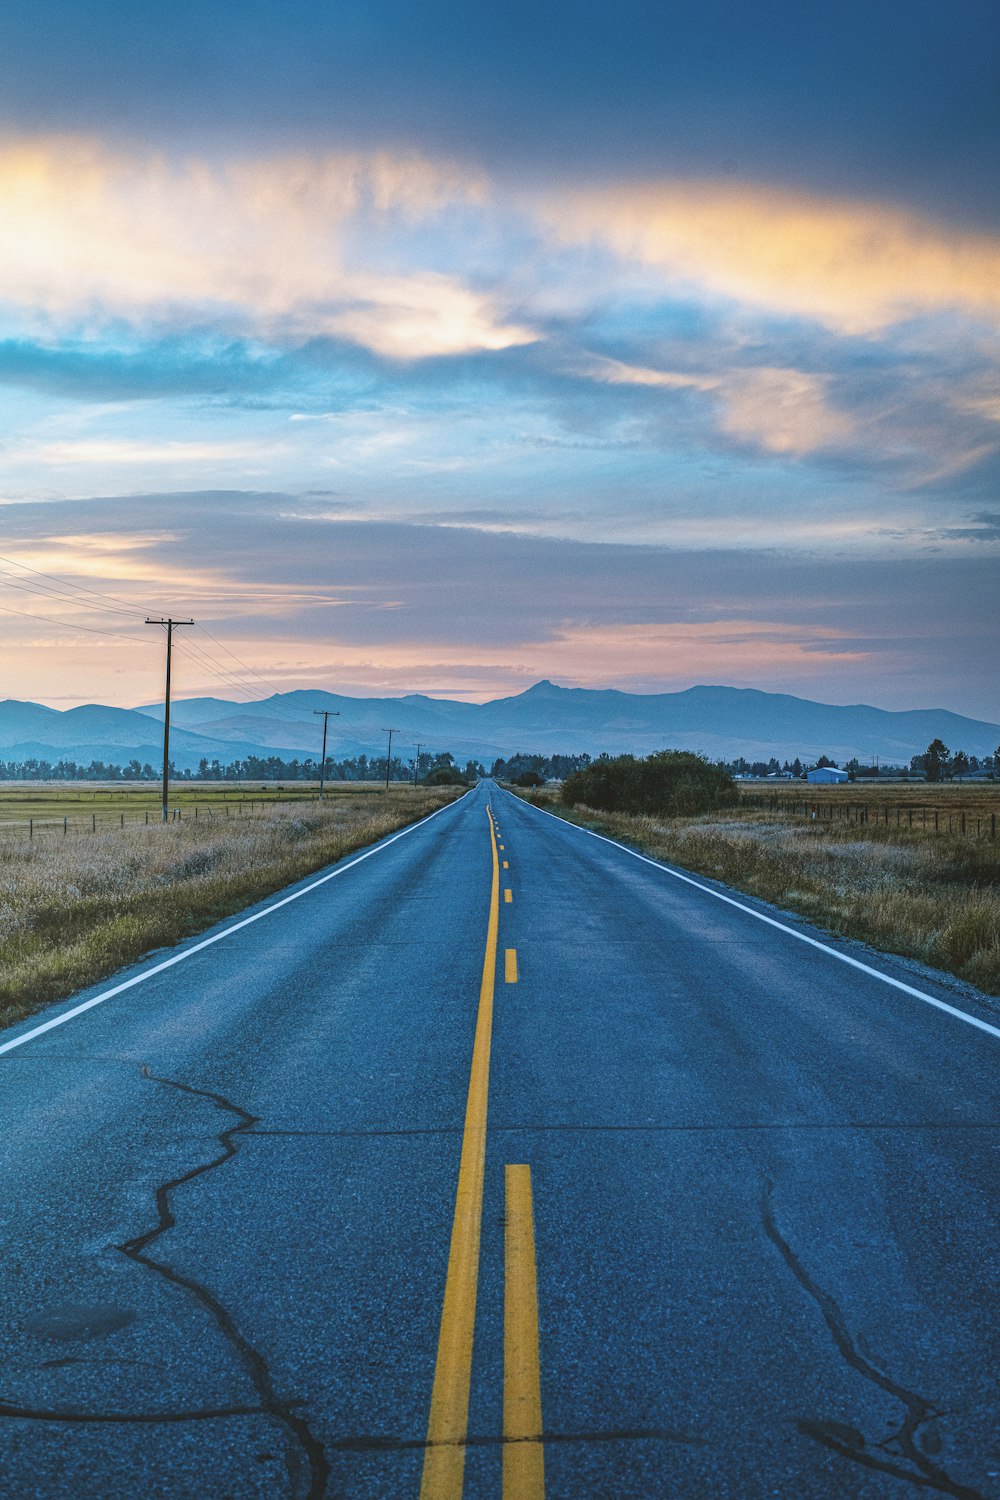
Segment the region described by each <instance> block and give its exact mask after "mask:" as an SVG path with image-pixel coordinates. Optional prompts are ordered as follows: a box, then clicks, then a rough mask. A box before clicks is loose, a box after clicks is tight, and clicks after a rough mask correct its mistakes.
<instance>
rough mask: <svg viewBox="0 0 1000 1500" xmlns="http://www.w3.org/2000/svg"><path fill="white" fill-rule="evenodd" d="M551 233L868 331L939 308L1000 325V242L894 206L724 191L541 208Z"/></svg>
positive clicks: (562, 200)
mask: <svg viewBox="0 0 1000 1500" xmlns="http://www.w3.org/2000/svg"><path fill="white" fill-rule="evenodd" d="M537 207H538V209H539V211H540V212H541V213H542V214H543V215H545V216H546V217H547V218H548V220H549V223H550V226H551V233H552V234H553V236H554V237H555V238H556V239H557V240H559V241H562V242H564V243H565V242H572V241H579V240H591V241H599V242H603V243H605V244H607V245H608V246H610V247H611V248H612V249H613V250H614V251H615V252H616V253H617V254H619V255H621V256H622V257H623V258H625V259H628V260H635V261H640V262H642V263H643V264H645V265H648V266H653V267H656V268H657V269H658V270H660V271H662V273H663V275H664V277H665V279H667V280H668V281H670V282H671V283H673V284H675V285H679V286H684V287H688V288H690V287H701V288H703V289H704V290H706V291H708V292H709V293H713V294H716V295H719V296H723V297H726V298H733V299H734V300H736V301H738V302H744V303H749V304H752V305H754V306H759V307H764V308H768V309H772V310H774V311H777V312H781V313H786V314H794V315H801V316H804V317H809V318H814V319H817V320H818V321H820V322H822V323H825V324H827V325H829V326H830V327H832V328H836V329H838V330H840V331H841V332H845V333H866V332H870V331H874V330H876V329H879V328H882V327H884V326H886V325H888V324H890V323H892V322H894V321H897V320H898V319H900V318H904V317H908V316H910V315H912V314H914V313H921V312H926V311H931V310H935V309H938V308H943V307H962V308H967V309H971V310H973V311H976V312H981V313H985V314H986V315H988V316H989V317H990V318H991V320H996V319H997V318H998V317H1000V241H998V239H997V238H996V237H992V236H989V235H986V234H978V233H973V232H969V231H963V230H958V229H950V228H948V227H946V226H944V225H941V224H936V223H933V222H932V221H930V220H927V219H924V218H921V217H919V216H918V215H916V214H914V213H907V212H904V211H903V210H901V209H896V208H893V207H890V206H887V205H880V204H876V203H866V202H851V201H847V200H836V199H831V198H822V197H810V196H808V195H806V194H803V193H791V192H783V191H781V190H779V189H776V188H773V187H752V186H738V185H735V184H729V183H717V182H707V183H702V184H698V183H669V182H668V183H639V184H636V185H634V186H628V187H620V186H616V187H612V188H600V187H598V188H594V189H592V190H587V191H574V192H558V193H555V194H553V195H552V196H551V197H549V198H546V199H543V200H540V201H539V202H538V204H537Z"/></svg>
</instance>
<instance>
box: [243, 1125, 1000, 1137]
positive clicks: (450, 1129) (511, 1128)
mask: <svg viewBox="0 0 1000 1500" xmlns="http://www.w3.org/2000/svg"><path fill="white" fill-rule="evenodd" d="M755 1130H790V1131H796V1130H846V1131H850V1130H1000V1120H788V1121H785V1120H765V1121H755V1120H750V1121H746V1122H741V1123H737V1124H716V1123H713V1122H710V1123H708V1124H702V1123H700V1122H695V1123H692V1124H680V1125H655V1124H654V1125H537V1124H530V1123H529V1124H524V1125H491V1126H490V1133H491V1135H538V1134H541V1133H543V1132H551V1131H563V1132H566V1133H569V1134H573V1133H576V1132H579V1133H582V1134H587V1135H615V1134H626V1135H643V1134H652V1135H655V1134H659V1133H661V1132H662V1133H667V1134H669V1133H671V1132H678V1133H681V1134H683V1133H684V1132H685V1131H696V1132H697V1131H703V1132H705V1133H709V1134H710V1133H712V1132H713V1131H714V1132H719V1133H720V1134H724V1133H726V1132H727V1131H733V1132H739V1131H747V1132H752V1131H755ZM246 1134H247V1135H252V1136H255V1137H256V1136H261V1137H268V1136H293V1137H295V1136H305V1137H307V1138H311V1137H314V1136H315V1137H318V1138H321V1139H322V1138H326V1137H332V1138H334V1139H339V1138H341V1137H343V1138H346V1139H360V1140H366V1139H368V1138H369V1137H372V1138H377V1137H381V1136H410V1135H461V1134H462V1126H461V1125H423V1126H398V1127H394V1126H388V1125H387V1126H379V1125H375V1126H370V1127H366V1126H354V1127H348V1126H345V1127H344V1128H343V1129H340V1130H335V1129H331V1130H295V1129H291V1128H289V1129H281V1128H279V1127H276V1128H274V1129H273V1130H252V1129H248V1130H247V1131H246Z"/></svg>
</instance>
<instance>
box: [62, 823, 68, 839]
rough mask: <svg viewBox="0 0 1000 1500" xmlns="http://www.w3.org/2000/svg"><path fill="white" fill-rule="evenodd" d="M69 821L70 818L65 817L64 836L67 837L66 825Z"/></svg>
mask: <svg viewBox="0 0 1000 1500" xmlns="http://www.w3.org/2000/svg"><path fill="white" fill-rule="evenodd" d="M68 822H69V819H68V818H63V838H65V837H66V825H67V823H68Z"/></svg>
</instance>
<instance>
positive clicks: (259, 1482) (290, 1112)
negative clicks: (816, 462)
mask: <svg viewBox="0 0 1000 1500" xmlns="http://www.w3.org/2000/svg"><path fill="white" fill-rule="evenodd" d="M488 808H489V809H490V810H489V811H488ZM508 893H509V894H508ZM285 894H286V896H290V897H291V898H292V899H285V900H283V901H280V900H277V899H276V898H271V899H270V900H269V901H267V902H263V903H261V904H260V906H258V907H255V908H251V909H250V911H249V912H248V913H246V914H244V917H243V918H242V919H232V920H231V921H229V922H227V923H224V924H221V925H220V927H219V928H217V929H213V931H212V932H211V933H209V934H207V935H206V937H205V938H203V939H201V940H198V941H192V942H190V943H188V944H186V945H183V946H182V947H181V948H180V949H178V950H175V951H174V952H172V953H170V954H160V955H154V956H152V957H151V958H150V959H148V960H147V961H146V962H145V963H144V964H142V965H139V966H137V967H136V968H135V969H134V970H130V971H127V972H126V973H125V974H122V975H119V976H115V978H114V979H113V980H111V981H107V982H106V983H105V984H104V985H103V986H96V987H95V988H94V989H93V990H92V991H89V992H87V993H86V994H85V995H84V996H82V997H81V996H76V997H74V998H73V999H72V1000H69V1001H67V1002H65V1003H64V1004H60V1005H56V1006H53V1007H50V1008H49V1009H48V1010H46V1011H45V1012H44V1013H43V1014H42V1016H41V1017H35V1018H34V1020H33V1021H30V1022H26V1023H24V1024H22V1025H21V1026H19V1027H17V1028H15V1029H14V1030H12V1031H11V1032H8V1033H4V1034H3V1036H2V1037H0V1048H2V1049H3V1050H2V1055H0V1072H2V1084H3V1087H2V1090H0V1100H2V1103H0V1130H2V1138H3V1141H4V1151H3V1165H2V1177H0V1190H2V1194H3V1203H4V1212H3V1228H2V1265H3V1277H2V1303H0V1354H2V1363H3V1375H2V1380H0V1490H2V1492H3V1493H4V1494H5V1495H10V1496H16V1497H41V1500H55V1497H60V1500H61V1497H73V1500H89V1497H95V1500H119V1497H122V1500H133V1497H135V1500H154V1497H164V1500H226V1497H231V1500H257V1497H260V1500H264V1497H266V1500H274V1497H279V1496H294V1497H310V1500H318V1497H320V1496H331V1497H332V1496H351V1497H396V1496H400V1497H405V1496H414V1497H416V1496H418V1495H421V1496H423V1500H457V1497H458V1496H460V1495H461V1494H463V1493H464V1495H465V1496H467V1497H499V1496H501V1495H503V1497H504V1500H540V1497H541V1496H542V1495H543V1494H544V1495H547V1496H548V1497H549V1500H576V1497H581V1496H583V1497H591V1496H593V1497H604V1496H607V1497H614V1500H627V1497H640V1496H643V1497H644V1496H653V1497H658V1496H680V1497H689V1496H690V1497H703V1496H723V1497H730V1496H731V1497H741V1500H742V1497H749V1496H788V1497H795V1500H810V1497H817V1500H818V1497H824V1500H825V1497H829V1496H849V1497H853V1496H857V1497H861V1496H866V1497H900V1500H902V1497H904V1496H910V1497H912V1496H914V1495H917V1494H928V1495H934V1494H943V1495H951V1496H960V1497H961V1496H965V1497H973V1496H994V1497H1000V1436H998V1422H997V1419H998V1416H1000V1395H998V1391H997V1385H996V1371H997V1368H998V1366H1000V1358H998V1356H1000V1348H998V1338H997V1326H998V1325H997V1317H996V1292H997V1284H998V1269H1000V1222H998V1221H1000V1212H998V1201H997V1192H996V1189H997V1183H998V1175H1000V1174H998V1154H997V1152H998V1144H1000V1134H998V1131H1000V1083H998V1070H997V1059H998V1057H1000V1050H998V1049H1000V1029H998V1028H1000V1017H998V1014H997V1007H996V1006H995V1004H991V1002H989V1001H987V1000H985V999H984V998H982V997H977V996H975V995H974V994H972V995H970V994H969V993H968V992H963V991H962V990H961V987H960V986H958V985H957V984H952V983H951V982H950V981H947V980H946V979H944V978H943V977H942V978H940V980H935V979H933V978H932V979H931V980H930V981H927V982H925V981H923V980H917V979H915V978H914V976H913V973H912V971H911V970H909V969H908V968H907V967H906V966H904V965H903V964H902V963H898V962H896V961H894V960H891V959H878V958H874V957H873V956H872V955H871V954H869V953H867V952H866V951H865V950H863V949H861V948H860V947H858V946H853V945H849V944H844V943H834V942H827V940H826V939H825V938H824V937H823V935H822V934H821V933H817V932H816V931H815V930H814V929H812V928H810V927H809V926H808V925H807V924H805V923H801V922H798V921H797V920H796V919H794V918H788V919H783V918H781V917H780V914H775V913H774V912H773V911H772V910H771V909H770V908H767V907H765V906H763V905H762V904H761V903H756V902H753V901H752V900H749V899H748V898H742V897H736V896H735V894H734V893H730V897H731V899H730V900H728V901H727V900H725V899H721V897H722V896H723V895H724V894H725V893H724V891H723V888H722V887H711V886H710V883H709V882H703V881H695V882H692V881H690V880H684V879H682V878H679V877H678V875H677V874H676V873H674V874H671V873H670V872H668V871H667V870H666V869H665V868H664V867H662V866H657V865H655V864H653V863H651V862H649V861H643V860H641V859H638V858H637V857H636V856H635V855H633V854H631V853H629V852H627V851H625V850H623V849H622V848H621V847H620V846H617V845H613V844H611V843H608V842H606V841H602V840H600V839H597V838H595V837H593V836H592V835H589V834H588V833H586V832H585V831H583V830H579V829H576V828H574V827H571V826H568V825H566V824H564V823H562V822H560V821H559V820H557V819H555V818H553V817H551V816H549V815H547V814H545V813H543V812H541V811H539V810H536V809H534V808H530V807H526V806H525V805H524V804H522V803H520V802H519V801H517V800H516V799H515V798H514V797H512V796H511V795H510V794H508V793H505V792H502V791H499V790H498V789H497V788H496V787H494V786H491V785H489V784H482V785H480V786H479V787H478V788H476V789H475V790H474V791H472V792H470V793H469V794H468V795H467V796H465V797H464V798H463V799H462V800H461V801H460V802H458V803H456V804H454V805H452V806H450V807H448V808H446V809H444V810H443V811H441V812H439V813H437V814H435V815H434V816H433V817H431V818H429V819H428V820H426V821H425V822H424V823H422V824H419V825H417V826H415V827H414V828H412V829H411V830H408V831H406V832H404V833H403V834H401V835H396V836H394V838H393V839H391V840H388V841H386V842H385V843H384V844H383V845H382V846H377V847H376V850H375V851H374V852H372V853H371V854H370V855H368V856H366V857H363V858H361V859H357V858H355V859H354V860H349V861H344V862H342V864H341V865H340V866H336V867H333V869H332V870H330V871H327V872H324V874H323V877H322V878H317V877H313V878H312V879H310V880H306V881H303V882H302V883H301V884H300V885H299V886H297V887H292V888H290V891H289V892H288V893H285ZM761 915H764V916H768V915H769V916H770V917H771V921H770V922H768V921H762V920H760V917H761ZM804 939H811V941H804ZM845 957H846V958H848V959H851V958H853V959H854V961H855V962H854V963H853V964H852V963H849V962H845V961H844V958H845ZM858 963H860V964H861V965H862V967H858V966H857V964H858ZM865 966H867V967H865ZM882 976H884V977H882ZM886 979H889V980H893V979H895V980H896V981H897V984H896V985H893V984H892V983H887V982H885V981H886ZM900 984H901V985H903V986H904V987H903V988H900V987H898V986H899V985H900ZM905 986H909V988H906V987H905ZM913 991H916V993H914V992H913ZM109 992H110V993H109ZM934 1001H937V1002H938V1005H935V1004H933V1003H932V1002H934ZM88 1002H94V1003H90V1004H89V1005H88ZM941 1006H944V1007H945V1008H940V1007H941ZM50 1023H51V1024H50ZM40 1027H44V1028H47V1029H40Z"/></svg>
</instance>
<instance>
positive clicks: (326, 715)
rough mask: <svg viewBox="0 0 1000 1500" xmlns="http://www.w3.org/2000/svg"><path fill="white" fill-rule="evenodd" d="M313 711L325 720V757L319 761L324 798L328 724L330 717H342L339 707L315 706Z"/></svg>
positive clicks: (321, 788)
mask: <svg viewBox="0 0 1000 1500" xmlns="http://www.w3.org/2000/svg"><path fill="white" fill-rule="evenodd" d="M313 713H314V714H316V715H317V716H318V717H320V718H322V720H323V757H322V759H321V760H320V763H319V800H320V801H321V802H322V800H323V777H324V775H325V774H326V726H327V723H328V721H329V720H330V719H339V718H340V709H339V708H314V709H313Z"/></svg>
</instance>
